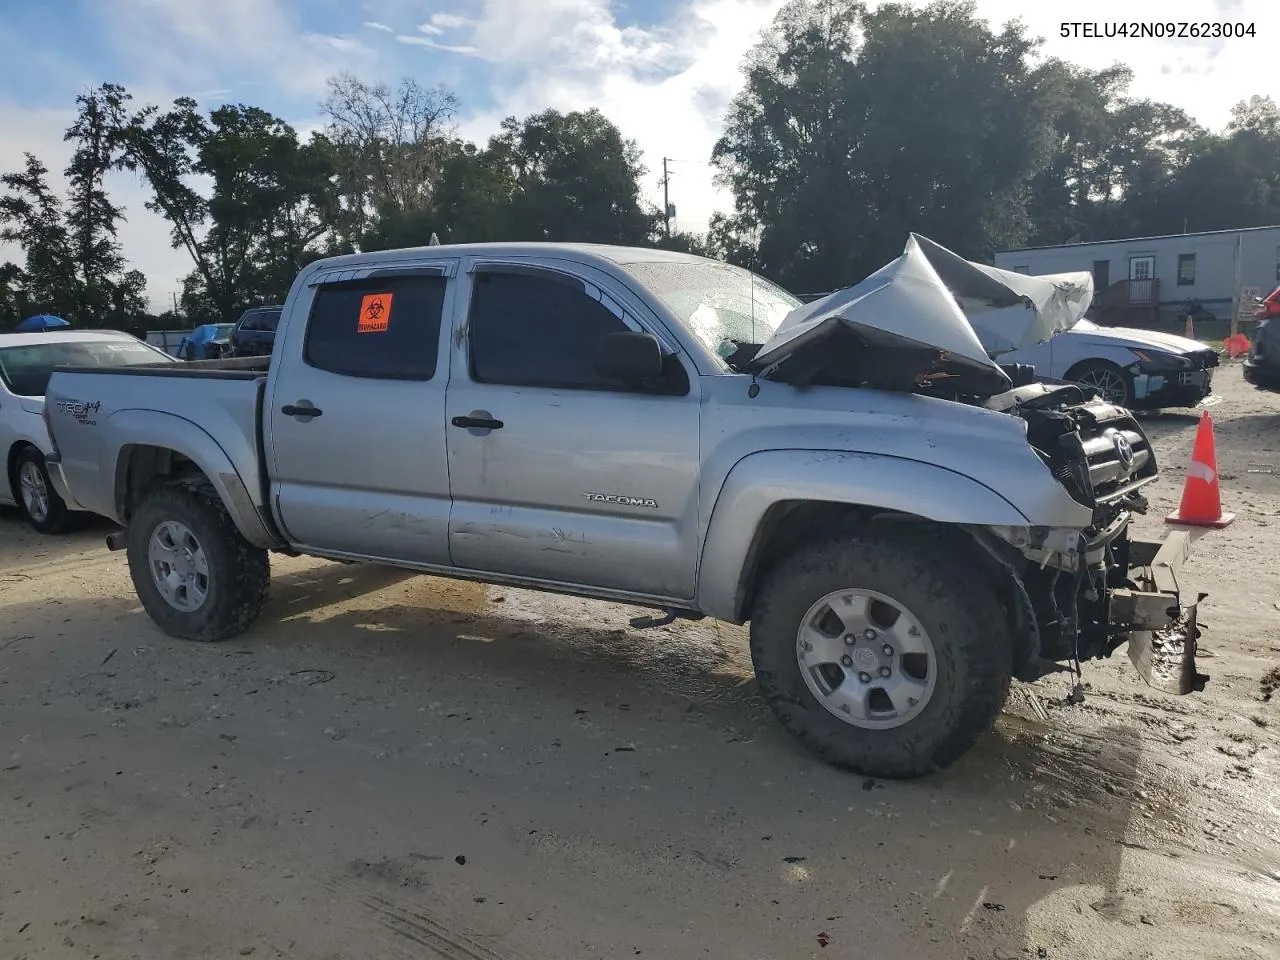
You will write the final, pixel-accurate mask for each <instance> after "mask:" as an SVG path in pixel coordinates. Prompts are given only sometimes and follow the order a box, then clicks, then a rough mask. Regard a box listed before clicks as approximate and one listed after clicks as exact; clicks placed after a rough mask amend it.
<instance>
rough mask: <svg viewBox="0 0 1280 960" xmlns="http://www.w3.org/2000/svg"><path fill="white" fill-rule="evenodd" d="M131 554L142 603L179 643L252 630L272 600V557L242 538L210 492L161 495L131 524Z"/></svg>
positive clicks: (182, 489)
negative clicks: (270, 587) (264, 607)
mask: <svg viewBox="0 0 1280 960" xmlns="http://www.w3.org/2000/svg"><path fill="white" fill-rule="evenodd" d="M128 551H129V573H130V575H131V576H132V578H133V586H134V590H135V591H136V592H137V594H138V599H139V600H141V601H142V606H143V607H144V608H145V609H146V611H147V613H148V614H149V615H150V616H151V619H152V620H154V621H155V622H156V623H157V624H158V625H159V626H160V628H161V629H162V630H164V632H165V633H167V634H169V635H170V636H172V637H180V638H182V639H185V640H206V641H215V640H226V639H228V638H230V637H234V636H236V635H237V634H240V633H243V632H244V631H245V630H246V629H248V627H249V625H250V624H251V623H253V621H254V619H255V618H256V617H257V616H258V612H259V611H260V610H261V609H262V604H263V602H264V601H265V600H266V597H267V589H268V587H269V586H270V582H271V563H270V559H269V558H268V556H267V551H266V550H262V549H260V548H258V547H254V546H252V545H251V544H250V543H249V542H248V541H246V540H245V539H244V537H242V536H241V535H240V531H239V530H237V529H236V526H235V524H234V522H232V520H231V517H230V516H229V515H228V514H227V511H226V508H224V507H223V505H222V503H221V502H220V501H219V500H218V499H217V497H216V495H215V494H214V493H213V492H212V491H211V490H209V489H207V488H204V487H197V486H192V485H188V484H170V485H166V486H161V487H157V488H155V489H154V490H153V491H152V492H151V493H150V494H149V495H148V496H147V498H146V499H145V500H144V501H143V502H142V504H141V505H140V506H139V507H138V510H137V512H136V513H135V514H134V515H133V517H132V518H131V519H130V521H129V529H128Z"/></svg>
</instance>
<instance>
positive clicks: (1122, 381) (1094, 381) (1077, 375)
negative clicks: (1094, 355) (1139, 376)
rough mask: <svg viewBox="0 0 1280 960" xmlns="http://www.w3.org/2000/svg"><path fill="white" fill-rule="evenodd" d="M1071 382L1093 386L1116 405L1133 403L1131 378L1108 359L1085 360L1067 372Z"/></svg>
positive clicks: (1125, 405) (1123, 405)
mask: <svg viewBox="0 0 1280 960" xmlns="http://www.w3.org/2000/svg"><path fill="white" fill-rule="evenodd" d="M1065 379H1067V380H1070V381H1071V382H1073V383H1078V384H1081V385H1082V386H1086V387H1093V388H1094V389H1096V390H1097V391H1098V392H1099V393H1101V394H1102V396H1103V399H1105V400H1106V401H1107V402H1108V403H1113V404H1115V405H1116V406H1117V407H1129V406H1132V405H1133V378H1132V377H1131V376H1129V374H1128V373H1126V372H1125V371H1124V370H1122V369H1121V368H1120V367H1118V366H1116V365H1115V364H1114V363H1112V362H1111V361H1109V360H1086V361H1084V362H1083V363H1079V364H1076V365H1075V366H1074V367H1072V368H1071V370H1069V371H1068V372H1067V376H1066V378H1065Z"/></svg>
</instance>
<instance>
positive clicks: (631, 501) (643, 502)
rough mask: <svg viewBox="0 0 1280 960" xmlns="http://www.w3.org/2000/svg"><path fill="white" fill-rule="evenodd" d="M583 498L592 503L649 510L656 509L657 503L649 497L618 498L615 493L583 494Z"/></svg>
mask: <svg viewBox="0 0 1280 960" xmlns="http://www.w3.org/2000/svg"><path fill="white" fill-rule="evenodd" d="M583 496H584V497H586V498H587V499H588V500H590V501H591V502H592V503H619V504H622V506H624V507H649V508H650V509H651V510H656V509H657V508H658V501H657V500H654V499H653V498H651V497H620V496H618V495H617V494H615V493H584V494H583Z"/></svg>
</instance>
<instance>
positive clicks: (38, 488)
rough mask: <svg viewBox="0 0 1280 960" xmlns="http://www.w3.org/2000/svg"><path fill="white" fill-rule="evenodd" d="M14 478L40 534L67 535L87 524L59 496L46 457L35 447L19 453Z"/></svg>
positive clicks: (20, 502) (20, 498)
mask: <svg viewBox="0 0 1280 960" xmlns="http://www.w3.org/2000/svg"><path fill="white" fill-rule="evenodd" d="M13 479H14V485H15V486H16V487H17V492H18V505H19V506H20V507H22V512H23V513H25V514H26V515H27V521H28V522H29V523H30V524H31V526H32V527H34V528H35V529H36V531H37V532H39V533H67V532H69V531H71V530H74V529H75V528H76V527H77V526H79V525H80V524H81V523H82V522H83V517H82V516H81V515H80V514H78V513H75V512H73V511H71V510H68V509H67V504H66V501H64V500H63V499H62V497H60V496H58V491H57V490H55V489H54V488H53V481H52V480H50V479H49V468H48V466H47V465H46V464H45V462H44V454H42V453H41V452H40V451H39V450H37V449H36V448H35V447H27V448H26V449H25V450H23V451H22V453H20V454H18V460H17V463H15V464H14V470H13Z"/></svg>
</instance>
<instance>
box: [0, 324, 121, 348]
mask: <svg viewBox="0 0 1280 960" xmlns="http://www.w3.org/2000/svg"><path fill="white" fill-rule="evenodd" d="M87 340H137V341H138V342H139V343H145V341H143V340H138V338H137V337H135V336H134V335H133V334H131V333H125V332H124V331H123V330H67V329H65V328H63V329H59V330H39V331H32V332H30V333H0V347H20V346H23V345H26V344H32V343H84V342H85V341H87Z"/></svg>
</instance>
